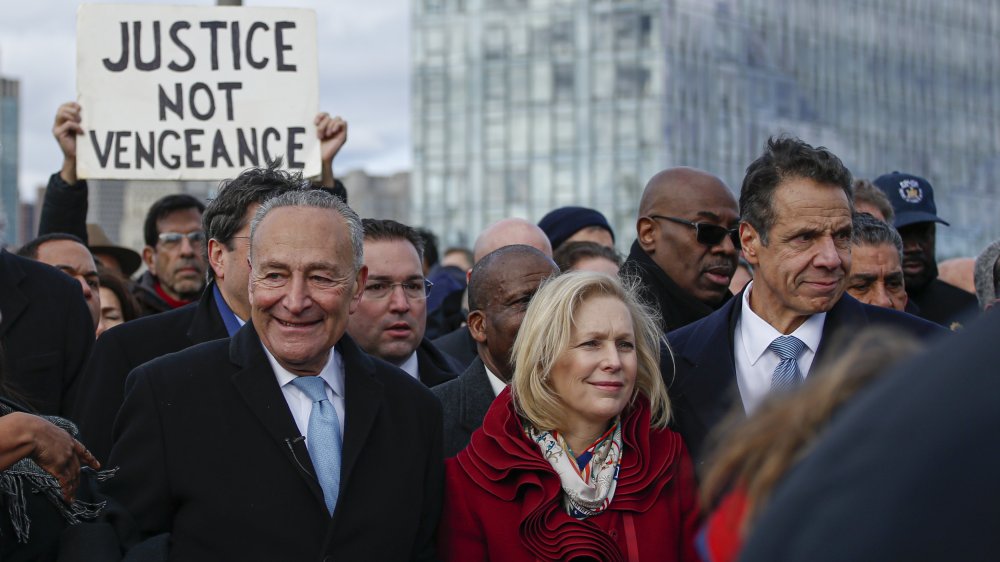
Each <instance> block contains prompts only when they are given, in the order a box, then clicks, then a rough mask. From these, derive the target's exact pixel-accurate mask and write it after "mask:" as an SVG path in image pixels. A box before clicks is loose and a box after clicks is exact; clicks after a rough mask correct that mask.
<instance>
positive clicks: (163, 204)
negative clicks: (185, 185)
mask: <svg viewBox="0 0 1000 562" xmlns="http://www.w3.org/2000/svg"><path fill="white" fill-rule="evenodd" d="M185 209H198V212H199V213H203V212H205V205H204V204H203V203H202V202H201V201H198V200H197V199H195V198H194V197H192V196H191V195H188V194H187V193H174V194H172V195H167V196H166V197H161V198H159V199H157V200H156V202H155V203H153V205H152V206H151V207H150V208H149V212H147V213H146V222H145V223H143V225H142V235H143V237H144V238H145V240H146V245H147V246H153V247H155V246H156V241H157V238H158V237H159V236H160V229H159V228H158V227H157V226H156V223H157V222H159V221H160V219H162V218H164V217H166V216H167V215H169V214H170V213H173V212H174V211H183V210H185Z"/></svg>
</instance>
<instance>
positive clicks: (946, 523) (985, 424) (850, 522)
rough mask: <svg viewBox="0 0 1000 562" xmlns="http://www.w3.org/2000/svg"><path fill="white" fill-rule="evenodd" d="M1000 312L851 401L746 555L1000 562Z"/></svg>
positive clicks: (791, 477) (795, 472)
mask: <svg viewBox="0 0 1000 562" xmlns="http://www.w3.org/2000/svg"><path fill="white" fill-rule="evenodd" d="M997 312H1000V311H993V313H986V314H985V315H984V316H985V318H982V319H981V320H979V321H978V322H976V323H974V324H973V325H970V326H968V327H967V328H966V329H965V330H964V331H962V332H960V333H958V334H956V335H954V336H952V337H949V338H947V339H945V340H944V341H941V342H939V343H938V345H936V346H934V347H932V348H931V349H928V350H927V352H926V353H922V354H920V355H918V356H917V357H914V358H912V359H911V360H909V361H906V362H904V363H901V364H900V365H898V366H897V367H896V368H894V369H892V370H890V371H889V372H888V373H886V374H885V375H884V376H882V377H880V378H879V379H878V380H876V381H875V382H873V383H872V386H871V388H867V389H865V390H864V391H863V392H862V393H861V394H860V395H859V396H857V397H856V398H855V399H854V400H853V401H852V402H851V403H850V404H847V405H845V406H844V408H843V410H842V411H840V412H838V413H837V416H836V417H835V418H834V419H832V420H831V423H830V427H829V428H828V429H826V430H825V432H824V434H823V435H822V436H821V437H820V439H819V441H818V442H817V443H816V445H815V446H814V447H813V448H812V450H811V452H810V453H809V454H808V455H807V456H806V457H805V458H804V459H803V460H802V462H801V463H799V464H798V465H797V466H795V467H794V468H793V469H792V470H791V471H790V472H789V473H788V474H786V475H785V478H784V480H783V481H782V482H781V483H779V485H778V486H777V487H775V490H774V494H773V495H772V496H771V498H770V499H769V501H768V504H767V506H766V507H765V509H764V510H763V512H762V513H761V514H760V515H759V517H758V518H757V520H756V521H755V522H754V529H755V530H754V531H753V532H752V533H751V535H750V537H749V539H748V540H747V542H746V545H745V548H744V550H743V555H742V556H741V557H740V560H746V561H750V562H758V561H767V562H783V561H786V560H787V561H791V560H809V561H810V562H813V561H815V562H826V561H841V560H907V561H931V560H996V559H997V553H998V552H1000V533H997V529H998V527H1000V501H998V500H1000V479H998V478H997V474H998V473H1000V447H997V446H996V435H997V432H998V431H1000V408H997V396H1000V378H998V377H997V365H998V364H1000V346H998V345H997V334H1000V314H998V313H997ZM989 443H994V444H993V445H989Z"/></svg>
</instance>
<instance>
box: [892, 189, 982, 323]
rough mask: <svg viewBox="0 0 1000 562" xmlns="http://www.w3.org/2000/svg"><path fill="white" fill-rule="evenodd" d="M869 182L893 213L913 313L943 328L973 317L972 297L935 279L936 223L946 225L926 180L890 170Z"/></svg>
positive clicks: (936, 274) (936, 271) (974, 306)
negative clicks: (901, 249) (913, 309)
mask: <svg viewBox="0 0 1000 562" xmlns="http://www.w3.org/2000/svg"><path fill="white" fill-rule="evenodd" d="M873 183H874V184H875V185H876V186H877V187H878V188H879V189H881V190H882V192H883V193H885V195H886V197H888V198H889V201H890V202H892V208H893V210H894V211H895V213H896V217H895V219H894V221H893V224H894V226H895V227H896V229H897V230H899V235H900V236H901V237H902V238H903V276H904V278H905V279H906V294H907V295H909V297H910V303H912V304H913V305H914V306H915V307H916V314H918V315H919V316H920V317H921V318H926V319H928V320H930V321H931V322H936V323H938V324H940V325H942V326H945V327H947V328H952V327H956V326H955V325H956V324H957V325H961V324H962V323H963V322H966V321H967V320H969V319H971V318H974V317H975V315H976V314H977V313H978V303H977V302H976V296H975V295H973V294H972V293H968V292H966V291H963V290H962V289H959V288H958V287H955V286H954V285H950V284H948V283H945V282H944V281H942V280H940V279H938V266H937V258H936V257H935V255H934V247H935V243H936V238H937V235H936V232H935V229H936V224H937V223H941V224H943V225H945V226H950V225H949V224H948V223H947V222H945V221H944V220H943V219H942V218H941V217H939V216H938V215H937V205H935V204H934V189H933V188H932V187H931V184H930V182H928V181H927V180H925V179H924V178H922V177H919V176H914V175H911V174H904V173H901V172H892V173H891V174H885V175H882V176H879V177H877V178H875V181H874V182H873Z"/></svg>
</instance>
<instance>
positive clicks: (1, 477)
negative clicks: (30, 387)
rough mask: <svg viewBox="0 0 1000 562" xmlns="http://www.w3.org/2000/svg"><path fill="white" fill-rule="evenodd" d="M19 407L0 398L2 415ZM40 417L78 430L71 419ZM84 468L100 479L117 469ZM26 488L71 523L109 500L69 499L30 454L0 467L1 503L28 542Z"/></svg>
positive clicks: (21, 539) (73, 431)
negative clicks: (65, 497) (5, 466)
mask: <svg viewBox="0 0 1000 562" xmlns="http://www.w3.org/2000/svg"><path fill="white" fill-rule="evenodd" d="M16 411H20V410H19V409H18V408H16V405H14V404H12V403H10V402H7V401H5V400H0V416H6V415H7V414H10V413H13V412H16ZM40 417H42V418H44V419H45V420H46V421H49V422H51V423H53V424H55V425H57V426H59V427H60V428H62V429H65V430H66V431H67V432H69V434H70V435H72V436H74V437H76V435H77V433H78V431H77V429H76V426H75V425H74V424H73V422H71V421H69V420H66V419H63V418H58V417H55V416H40ZM84 472H85V474H86V473H90V474H91V475H93V476H94V477H95V478H96V479H97V481H99V482H100V481H103V480H107V479H108V478H110V477H111V476H113V475H114V473H115V472H116V471H115V470H114V469H112V470H102V471H93V470H91V469H90V468H87V469H85V470H84ZM26 492H28V493H38V494H41V495H42V496H43V497H44V498H45V499H47V500H48V501H49V503H51V504H52V505H53V506H54V507H55V508H56V511H58V512H59V514H61V515H62V517H63V519H65V520H66V522H67V523H69V524H70V525H75V524H77V523H80V522H81V521H85V520H93V519H95V518H97V516H98V515H100V513H101V510H102V509H104V506H105V504H106V503H107V502H100V503H88V502H83V501H79V500H76V501H74V502H73V503H66V501H65V500H64V499H63V496H62V489H61V488H60V487H59V481H58V480H56V479H55V477H54V476H52V475H51V474H49V473H48V472H45V471H44V470H42V468H41V467H40V466H38V465H37V464H35V461H33V460H31V458H30V457H27V458H23V459H21V460H19V461H17V462H15V463H14V464H12V465H10V467H8V468H7V470H0V506H2V505H4V504H6V505H7V513H8V516H9V517H10V521H11V525H12V526H13V527H14V534H15V535H17V540H18V542H21V543H26V542H28V536H29V533H30V532H31V518H30V517H29V516H28V502H27V498H26V497H25V493H26Z"/></svg>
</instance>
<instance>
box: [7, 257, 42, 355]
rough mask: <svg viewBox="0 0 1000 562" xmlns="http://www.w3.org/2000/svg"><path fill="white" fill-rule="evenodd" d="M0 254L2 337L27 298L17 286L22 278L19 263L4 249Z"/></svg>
mask: <svg viewBox="0 0 1000 562" xmlns="http://www.w3.org/2000/svg"><path fill="white" fill-rule="evenodd" d="M0 255H2V260H0V311H2V312H3V318H0V337H4V336H6V335H7V331H8V330H9V329H10V327H11V326H13V325H14V323H15V322H17V319H18V318H19V317H20V316H21V314H22V313H23V312H24V310H25V309H26V308H28V298H27V297H25V296H24V294H23V293H22V292H21V289H19V288H18V285H20V284H21V281H22V280H23V279H24V270H23V269H21V265H20V264H18V263H17V260H16V259H15V258H14V256H13V255H12V254H10V253H9V252H7V251H6V250H3V252H2V254H0ZM53 320H55V319H53Z"/></svg>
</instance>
